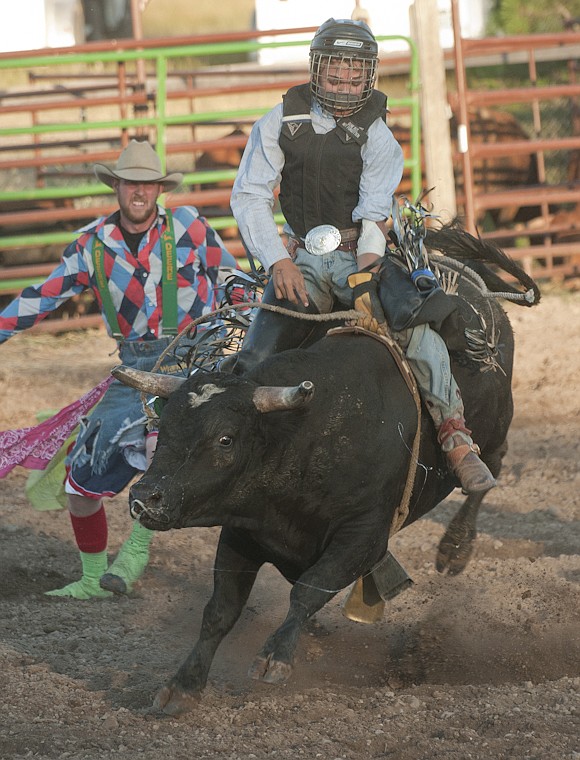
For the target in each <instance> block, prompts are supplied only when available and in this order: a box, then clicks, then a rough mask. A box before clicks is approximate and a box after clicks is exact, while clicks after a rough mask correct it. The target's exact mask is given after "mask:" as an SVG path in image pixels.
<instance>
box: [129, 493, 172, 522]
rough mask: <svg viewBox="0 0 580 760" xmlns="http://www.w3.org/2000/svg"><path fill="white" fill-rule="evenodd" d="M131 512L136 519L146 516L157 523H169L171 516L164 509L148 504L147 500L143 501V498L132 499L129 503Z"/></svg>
mask: <svg viewBox="0 0 580 760" xmlns="http://www.w3.org/2000/svg"><path fill="white" fill-rule="evenodd" d="M129 513H130V515H131V517H132V518H133V519H135V520H141V518H143V517H146V518H149V519H150V520H154V521H155V522H157V523H161V524H167V523H169V517H168V516H167V515H166V514H165V512H164V511H163V510H162V509H155V507H151V506H146V505H145V502H143V501H141V499H131V501H130V503H129Z"/></svg>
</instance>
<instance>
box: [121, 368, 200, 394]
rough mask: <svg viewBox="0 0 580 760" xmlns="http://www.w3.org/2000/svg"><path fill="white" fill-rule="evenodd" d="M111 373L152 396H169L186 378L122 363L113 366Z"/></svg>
mask: <svg viewBox="0 0 580 760" xmlns="http://www.w3.org/2000/svg"><path fill="white" fill-rule="evenodd" d="M111 375H113V377H114V378H116V379H117V380H119V381H120V382H122V383H123V384H124V385H128V386H130V387H131V388H136V389H137V390H138V391H141V392H142V393H150V394H151V395H152V396H161V398H169V396H170V395H171V394H172V393H173V391H176V390H177V389H178V388H179V386H180V385H181V384H182V383H184V382H185V380H186V379H187V378H185V377H176V376H175V375H162V374H160V373H158V372H143V371H142V370H140V369H132V368H131V367H126V366H125V365H124V364H119V365H118V366H117V367H113V369H112V370H111Z"/></svg>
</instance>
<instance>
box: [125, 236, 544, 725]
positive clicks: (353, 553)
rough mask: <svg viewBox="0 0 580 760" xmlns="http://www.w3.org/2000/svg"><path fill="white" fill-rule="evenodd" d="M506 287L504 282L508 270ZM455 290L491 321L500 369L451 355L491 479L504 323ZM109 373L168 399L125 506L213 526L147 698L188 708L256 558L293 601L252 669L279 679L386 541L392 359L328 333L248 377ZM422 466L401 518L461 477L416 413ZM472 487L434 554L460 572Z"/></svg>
mask: <svg viewBox="0 0 580 760" xmlns="http://www.w3.org/2000/svg"><path fill="white" fill-rule="evenodd" d="M451 242H453V237H452V238H451ZM471 254H473V251H471ZM473 264H474V266H475V265H476V264H475V262H473ZM477 267H478V269H479V271H480V273H481V274H483V275H484V276H485V277H486V278H487V281H488V282H490V283H491V282H494V284H497V282H498V280H497V279H495V278H494V276H493V275H491V273H489V272H487V273H486V272H485V271H484V270H482V268H481V265H480V264H477ZM520 281H521V280H520ZM502 289H503V290H512V288H510V287H509V286H506V285H504V283H503V282H502ZM461 290H462V291H463V292H464V293H467V295H468V296H469V301H470V302H471V303H472V304H473V305H474V306H475V307H476V308H478V309H480V310H481V313H482V315H483V316H484V318H485V321H486V323H487V324H488V325H493V330H494V332H495V342H496V345H497V348H498V354H497V357H496V358H497V362H498V364H499V367H498V368H496V370H495V371H493V370H492V371H486V372H482V371H481V367H482V365H480V364H478V363H477V362H473V361H471V360H468V359H466V357H465V355H463V354H457V355H454V356H453V371H454V374H455V377H456V379H457V381H458V384H459V386H460V388H461V390H462V393H463V396H464V401H465V407H466V410H467V415H466V416H467V424H468V427H469V428H471V429H472V431H473V438H474V440H475V441H476V442H477V443H478V444H479V446H480V447H481V451H482V458H483V459H484V460H485V462H486V463H487V465H488V466H489V468H490V470H491V472H492V473H493V475H494V476H496V477H497V476H498V475H499V471H500V468H501V461H502V457H503V455H504V454H505V452H506V450H507V444H506V436H507V432H508V428H509V425H510V422H511V419H512V413H513V404H512V395H511V377H512V361H513V335H512V330H511V327H510V324H509V321H508V318H507V316H506V314H505V313H504V311H503V310H502V308H501V307H500V306H499V305H498V303H497V300H495V299H489V298H488V299H486V298H482V297H481V294H478V291H477V289H476V288H474V287H473V285H470V284H469V283H464V284H463V285H462V286H461ZM535 296H536V297H539V295H538V294H537V290H536V292H535ZM114 374H115V375H116V376H117V377H119V378H120V379H122V380H123V382H128V383H129V384H131V385H134V386H135V387H138V388H140V389H141V390H143V391H145V392H150V393H155V392H157V393H158V392H161V394H163V395H165V396H169V398H168V401H167V404H166V406H165V407H164V409H163V413H162V415H161V420H160V430H159V440H158V445H157V450H156V452H155V456H154V458H153V462H152V464H151V466H150V468H149V469H148V471H147V472H146V473H145V475H144V476H143V478H142V479H141V480H140V481H138V482H137V483H136V484H135V485H134V486H133V487H132V489H131V495H130V500H131V504H132V513H133V515H134V516H138V519H139V520H140V521H141V523H142V524H143V525H144V526H145V527H147V528H151V529H155V530H168V529H171V528H185V527H195V526H216V525H220V526H222V531H221V536H220V540H219V545H218V549H217V555H216V560H215V573H214V590H213V595H212V597H211V599H210V601H209V602H208V604H207V606H206V607H205V610H204V613H203V621H202V625H201V631H200V636H199V640H198V642H197V644H196V645H195V647H194V649H193V650H192V652H191V654H190V655H189V656H188V657H187V659H186V660H185V662H184V663H183V664H182V665H181V667H180V668H179V670H178V672H177V673H176V675H175V676H174V677H173V678H172V679H171V680H170V681H169V682H168V683H167V685H166V686H164V687H163V688H162V689H161V691H160V692H159V693H158V695H157V697H156V706H157V707H158V708H161V709H163V710H164V711H165V712H166V713H170V714H175V713H179V712H183V711H185V710H188V709H190V708H191V706H192V705H193V703H194V702H195V699H196V697H198V696H199V694H200V693H201V691H202V690H203V688H204V687H205V684H206V681H207V676H208V672H209V669H210V666H211V662H212V660H213V657H214V654H215V651H216V649H217V647H218V645H219V644H220V642H221V641H222V639H223V638H224V637H225V636H226V635H227V633H228V632H229V631H230V630H231V629H232V627H233V625H234V624H235V622H236V621H237V619H238V618H239V616H240V614H241V612H242V609H243V608H244V605H245V603H246V601H247V599H248V597H249V594H250V592H251V589H252V586H253V584H254V581H255V578H256V575H257V573H258V570H259V568H260V567H261V566H262V565H263V564H264V563H271V564H273V565H274V566H275V567H276V568H277V569H278V570H279V571H280V573H281V574H282V575H283V576H284V577H285V578H286V579H287V580H288V581H289V582H290V584H292V588H291V591H290V606H289V610H288V614H287V617H286V619H285V620H284V622H283V623H282V625H281V626H280V627H279V628H278V629H277V630H276V631H274V632H273V633H272V635H271V636H270V637H269V638H268V639H267V641H266V642H265V644H264V646H263V648H262V650H261V651H260V652H259V653H258V655H257V657H256V659H255V661H254V663H253V665H252V666H251V668H250V674H251V676H252V677H253V678H256V679H259V680H262V681H266V682H271V683H276V682H281V681H284V680H286V679H287V678H288V677H289V675H290V673H291V669H292V661H293V656H294V652H295V648H296V645H297V641H298V637H299V635H300V632H301V630H302V629H303V627H304V624H305V623H306V621H307V620H308V619H309V618H310V617H311V616H312V615H313V614H314V613H316V612H317V611H318V610H320V609H321V608H322V607H323V606H324V605H325V604H326V603H327V602H328V601H329V600H330V599H332V597H333V596H334V595H335V594H336V593H337V592H338V591H340V590H341V589H344V588H346V587H347V586H349V584H352V583H353V582H354V581H355V580H356V579H357V578H359V577H361V576H364V575H365V574H368V573H369V572H370V571H371V570H372V568H373V567H375V566H376V565H377V563H379V562H380V560H381V558H382V557H383V556H384V555H385V552H386V549H387V542H388V538H389V530H390V527H391V523H392V520H393V515H394V514H395V512H396V510H397V508H398V506H399V505H400V502H401V499H402V496H403V492H404V488H405V481H406V476H407V473H408V471H409V467H410V459H411V452H412V448H413V441H414V436H415V432H416V426H417V409H416V405H415V402H414V400H413V397H412V395H411V392H410V390H409V388H408V387H407V385H406V384H405V382H404V380H403V378H402V376H401V372H400V369H399V368H398V366H397V364H396V362H395V360H394V358H393V356H392V355H391V353H390V352H389V351H388V350H387V349H386V348H385V347H384V346H383V345H381V344H380V343H379V342H378V341H376V340H375V339H373V338H371V337H368V336H364V335H353V334H338V335H328V336H326V337H324V338H322V339H321V340H319V341H318V342H316V343H315V344H314V345H312V346H311V347H309V348H307V349H294V350H290V351H284V352H282V353H280V354H276V355H274V356H272V357H270V358H269V359H266V360H265V361H263V362H262V363H261V364H259V365H258V366H257V367H256V368H255V369H254V370H253V371H251V372H250V373H249V374H247V375H245V376H244V377H237V376H233V375H230V374H224V373H219V372H212V373H205V372H198V373H196V374H194V375H192V376H191V377H189V378H188V379H187V380H185V381H180V382H181V384H180V385H179V386H178V387H175V388H172V387H168V386H165V385H162V383H165V382H169V383H171V382H172V379H171V378H163V380H158V376H151V375H149V374H146V373H143V375H139V374H132V373H128V372H127V371H125V370H124V369H123V368H117V369H116V370H115V371H114ZM304 381H307V382H306V383H305V382H304ZM176 386H177V383H176ZM272 386H277V387H276V388H275V389H272ZM273 396H274V399H273V400H272V397H273ZM418 462H419V466H418V467H417V470H416V474H415V480H414V489H413V493H412V496H411V499H410V503H409V514H408V517H407V518H406V520H405V523H404V526H406V525H409V524H410V523H412V522H414V521H415V520H417V519H418V518H419V517H421V516H422V515H424V514H426V513H427V512H429V510H431V509H433V508H434V507H435V506H436V505H437V504H438V503H439V502H440V501H441V500H443V499H444V498H445V497H446V496H447V495H448V494H449V493H451V491H452V490H453V489H454V488H455V487H456V486H457V485H458V484H457V482H456V481H455V479H454V478H453V477H452V476H451V475H450V474H449V473H448V471H447V470H446V468H445V466H444V463H443V461H442V458H441V453H440V451H439V447H438V444H437V441H436V436H435V430H434V427H433V424H432V422H431V420H430V418H429V415H428V414H427V413H424V414H422V415H421V437H420V451H419V456H418ZM482 498H483V497H482V495H481V494H480V495H472V496H469V497H468V498H467V499H466V501H465V503H464V504H463V506H462V507H461V509H460V511H459V512H458V514H457V515H456V516H455V518H454V519H453V520H452V522H451V524H450V525H449V527H448V529H447V531H446V533H445V535H444V537H443V539H442V540H441V543H440V545H439V550H438V554H437V568H438V570H439V571H440V572H445V571H447V572H449V573H458V572H461V570H462V569H463V568H464V567H465V565H466V564H467V561H468V559H469V556H470V554H471V551H472V545H473V540H474V538H475V535H476V531H475V520H476V516H477V511H478V509H479V506H480V504H481V501H482ZM404 526H403V527H404Z"/></svg>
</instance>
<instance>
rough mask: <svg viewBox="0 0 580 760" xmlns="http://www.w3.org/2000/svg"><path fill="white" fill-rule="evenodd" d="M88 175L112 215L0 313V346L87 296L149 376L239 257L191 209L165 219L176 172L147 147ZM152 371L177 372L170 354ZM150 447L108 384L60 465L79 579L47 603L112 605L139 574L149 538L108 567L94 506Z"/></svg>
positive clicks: (214, 299) (101, 514)
mask: <svg viewBox="0 0 580 760" xmlns="http://www.w3.org/2000/svg"><path fill="white" fill-rule="evenodd" d="M95 174H96V176H97V178H98V179H99V180H100V181H101V182H103V183H105V184H106V185H108V186H109V187H111V188H113V190H114V191H115V194H116V198H117V202H118V209H117V210H116V211H114V212H113V213H112V214H111V215H110V216H108V217H101V218H99V219H96V220H95V221H94V222H92V223H90V224H88V225H87V226H86V227H84V228H83V229H82V230H81V231H80V233H79V236H78V237H77V239H76V240H74V241H73V242H72V243H71V244H70V245H69V246H68V247H67V248H66V250H65V251H64V254H63V257H62V259H61V262H60V264H58V266H57V267H56V268H55V269H54V270H53V272H52V273H51V274H50V275H49V276H48V278H47V279H46V281H45V282H43V283H41V284H40V285H34V286H29V287H27V288H25V289H24V290H23V291H22V293H21V294H20V296H18V298H16V299H15V300H14V301H12V303H10V304H9V305H8V306H7V307H6V308H5V309H4V310H3V311H2V312H1V313H0V343H4V342H5V341H7V340H8V339H9V338H11V337H12V336H13V335H15V334H16V333H19V332H21V331H23V330H25V329H27V328H29V327H33V326H34V325H36V324H38V322H40V320H42V319H43V318H44V317H46V316H47V315H48V314H49V313H50V312H52V311H54V310H55V309H57V308H58V307H59V306H60V305H61V304H62V303H64V302H65V301H67V300H68V299H69V298H72V297H73V296H75V295H78V294H79V293H82V292H83V291H85V290H87V289H88V288H90V289H91V290H93V291H94V293H95V296H96V299H97V303H98V305H99V308H100V310H101V313H102V316H103V320H104V322H105V325H106V328H107V331H108V333H109V335H110V336H111V337H112V338H114V340H116V342H117V345H118V352H119V358H120V361H121V363H123V364H125V365H128V366H130V367H133V368H135V369H140V370H146V371H150V370H152V369H153V367H154V366H155V365H156V363H157V362H158V360H159V359H161V356H162V354H163V353H164V351H165V349H166V348H167V347H168V346H169V345H170V343H171V342H172V341H173V339H174V337H175V335H177V333H178V332H181V331H182V330H184V329H185V328H186V327H187V326H188V325H189V324H191V322H192V321H193V320H194V319H196V318H197V317H199V316H201V315H202V314H206V313H208V312H210V311H212V310H213V309H215V308H216V306H217V304H218V303H219V300H220V293H221V289H222V286H223V285H224V284H225V281H226V280H227V279H228V278H229V277H230V276H231V275H232V274H234V273H235V271H236V269H237V264H236V260H235V259H234V257H233V256H232V255H231V254H230V253H229V252H228V251H227V250H226V248H225V247H224V244H223V242H222V240H221V239H220V237H219V235H218V234H217V232H215V230H213V229H212V228H211V227H210V225H209V224H208V222H207V221H206V220H205V219H204V218H203V217H201V216H200V215H199V213H198V211H197V209H196V208H194V207H193V206H179V207H177V208H174V209H173V210H171V211H170V210H169V209H166V208H164V207H163V206H162V205H160V204H159V203H158V198H159V196H160V195H161V193H165V192H168V191H170V190H173V189H175V188H177V187H178V186H179V185H180V184H181V180H182V175H181V174H179V173H172V174H165V173H164V172H163V170H162V166H161V161H160V159H159V156H158V155H157V153H156V152H155V150H154V149H153V147H152V146H151V145H150V144H149V143H148V142H145V141H137V140H131V142H130V143H129V144H128V146H127V147H126V148H125V149H124V150H123V151H122V152H121V154H120V155H119V158H118V161H117V164H116V166H115V167H114V168H109V167H107V166H104V165H102V164H96V165H95ZM158 371H159V372H161V373H168V374H182V373H183V369H182V367H181V366H180V362H179V361H178V358H177V357H176V356H175V355H174V354H172V353H167V354H166V355H165V356H164V358H163V360H162V362H161V364H160V367H159V369H158ZM63 411H64V410H63ZM156 441H157V438H156V433H155V432H153V431H148V430H147V426H146V417H145V416H144V414H143V405H142V402H141V394H140V393H139V391H136V390H134V389H132V388H129V387H128V386H126V385H123V384H122V383H120V382H118V381H116V380H115V381H112V382H111V384H110V385H109V386H108V387H107V389H106V391H105V392H104V395H103V396H102V398H101V400H100V401H99V402H98V403H97V404H96V406H94V408H93V409H92V411H91V413H90V414H89V415H88V417H87V418H86V419H84V420H82V421H81V430H80V433H79V435H78V437H77V438H76V442H75V444H74V446H73V448H72V451H71V452H70V453H69V455H68V458H67V477H66V483H65V491H66V494H67V502H68V510H69V514H70V520H71V524H72V529H73V533H74V537H75V540H76V543H77V546H78V549H79V551H80V560H81V566H82V575H81V578H80V579H79V580H76V581H74V582H72V583H68V584H67V585H65V586H64V587H62V588H57V589H54V590H52V591H48V592H47V594H48V595H50V596H57V597H72V598H74V599H91V598H95V597H97V598H98V597H109V596H112V595H113V593H118V594H123V593H127V592H128V591H130V590H131V588H132V586H133V584H134V583H135V581H136V580H137V579H138V578H139V577H140V576H141V574H142V573H143V571H144V569H145V567H146V566H147V562H148V559H149V544H150V541H151V538H152V536H153V532H152V531H150V530H147V529H146V528H143V527H142V526H141V525H139V523H136V524H135V526H134V527H133V530H132V533H131V536H130V537H129V538H128V539H127V541H125V543H124V544H123V546H122V547H121V549H120V551H119V553H118V555H117V557H116V559H115V560H114V562H113V563H112V565H111V566H109V564H108V558H107V533H108V528H107V517H106V514H105V508H104V506H103V499H104V498H105V497H112V496H114V495H115V494H118V493H120V492H121V491H122V490H123V489H124V488H125V487H126V486H127V485H128V483H129V482H130V481H131V480H132V479H133V478H134V477H135V476H136V475H138V474H139V473H140V472H142V471H143V470H145V469H146V466H147V464H148V461H150V458H151V457H152V454H153V450H154V448H155V444H156Z"/></svg>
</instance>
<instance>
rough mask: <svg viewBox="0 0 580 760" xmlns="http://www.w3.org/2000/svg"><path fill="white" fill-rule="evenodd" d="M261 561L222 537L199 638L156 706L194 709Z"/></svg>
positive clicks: (172, 709)
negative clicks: (254, 559)
mask: <svg viewBox="0 0 580 760" xmlns="http://www.w3.org/2000/svg"><path fill="white" fill-rule="evenodd" d="M259 567H260V565H259V563H257V562H255V561H253V560H249V559H247V558H245V557H242V556H241V555H240V554H238V553H237V552H236V551H235V550H234V549H232V548H231V547H230V546H228V545H227V544H226V543H225V542H224V541H223V532H222V539H220V542H219V546H218V550H217V554H216V560H215V570H214V589H213V594H212V597H211V599H210V600H209V602H208V603H207V605H206V607H205V609H204V611H203V620H202V623H201V630H200V634H199V639H198V641H197V643H196V645H195V647H194V648H193V650H192V652H191V654H190V655H189V657H188V658H187V659H186V660H185V662H184V663H183V664H182V666H181V667H180V668H179V670H178V671H177V673H176V674H175V676H174V677H173V678H172V679H171V680H170V681H169V682H168V683H167V684H166V685H165V686H164V687H163V688H162V689H161V690H160V691H159V692H158V694H157V696H156V697H155V701H154V703H153V706H154V707H155V708H156V709H158V710H163V712H164V713H166V714H167V715H179V714H180V713H184V712H188V711H189V710H192V709H193V708H194V707H195V706H196V705H197V703H198V700H199V697H200V694H201V692H202V691H203V689H204V687H205V685H206V682H207V676H208V673H209V669H210V667H211V663H212V661H213V658H214V655H215V652H216V650H217V648H218V646H219V645H220V643H221V641H222V640H223V638H224V637H225V636H226V635H227V634H228V633H229V632H230V631H231V629H232V628H233V626H234V624H235V623H236V621H237V620H238V618H239V617H240V614H241V612H242V610H243V608H244V606H245V604H246V602H247V601H248V597H249V595H250V592H251V590H252V587H253V585H254V581H255V580H256V575H257V573H258V569H259Z"/></svg>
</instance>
